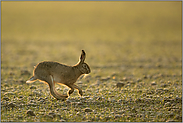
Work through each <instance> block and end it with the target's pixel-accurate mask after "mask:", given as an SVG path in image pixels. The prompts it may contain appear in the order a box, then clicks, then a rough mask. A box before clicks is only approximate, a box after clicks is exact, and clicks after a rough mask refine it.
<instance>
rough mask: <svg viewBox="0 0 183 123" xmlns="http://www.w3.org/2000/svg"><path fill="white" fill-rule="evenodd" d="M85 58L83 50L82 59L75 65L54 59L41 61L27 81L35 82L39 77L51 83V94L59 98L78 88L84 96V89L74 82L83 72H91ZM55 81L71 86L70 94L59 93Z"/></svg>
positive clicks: (64, 97)
mask: <svg viewBox="0 0 183 123" xmlns="http://www.w3.org/2000/svg"><path fill="white" fill-rule="evenodd" d="M85 58H86V54H85V51H84V50H82V53H81V57H80V60H79V62H78V63H77V64H76V65H74V66H67V65H63V64H60V63H58V62H53V61H43V62H40V63H38V64H37V65H36V67H35V68H34V70H33V76H32V77H31V78H30V79H29V80H27V81H26V83H31V82H34V81H35V80H37V79H38V80H40V81H44V82H46V83H47V84H48V85H49V88H50V93H51V95H52V96H53V97H55V98H56V99H58V100H59V99H66V98H67V97H68V96H69V95H70V94H72V93H73V92H74V89H77V90H78V91H79V94H80V96H82V95H83V92H82V90H81V89H80V88H79V87H78V86H77V85H75V84H74V83H75V82H76V81H77V79H78V78H79V77H80V76H81V75H82V74H89V73H90V72H91V71H90V67H89V66H88V65H87V64H86V63H85V62H84V61H85ZM55 83H58V84H59V83H60V84H64V85H66V86H68V87H69V88H70V90H69V91H68V94H67V95H61V94H59V93H58V92H57V91H56V90H55Z"/></svg>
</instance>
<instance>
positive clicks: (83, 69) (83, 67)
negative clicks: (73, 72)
mask: <svg viewBox="0 0 183 123" xmlns="http://www.w3.org/2000/svg"><path fill="white" fill-rule="evenodd" d="M85 58H86V53H85V51H84V50H82V53H81V57H80V61H79V64H78V69H79V70H80V71H81V72H82V73H83V74H89V73H90V72H91V70H90V67H89V66H88V65H87V64H86V63H85V62H84V61H85Z"/></svg>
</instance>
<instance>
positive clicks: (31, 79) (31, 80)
mask: <svg viewBox="0 0 183 123" xmlns="http://www.w3.org/2000/svg"><path fill="white" fill-rule="evenodd" d="M35 80H37V78H35V77H34V76H32V77H31V78H30V79H29V80H27V81H26V83H32V82H34V81H35Z"/></svg>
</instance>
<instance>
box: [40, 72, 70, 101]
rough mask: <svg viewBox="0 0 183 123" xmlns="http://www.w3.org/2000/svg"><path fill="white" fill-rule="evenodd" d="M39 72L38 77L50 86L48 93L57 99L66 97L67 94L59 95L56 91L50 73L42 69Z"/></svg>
mask: <svg viewBox="0 0 183 123" xmlns="http://www.w3.org/2000/svg"><path fill="white" fill-rule="evenodd" d="M40 73H41V74H39V75H37V76H38V79H39V80H41V81H44V82H46V83H48V85H49V87H50V93H51V95H52V96H53V97H55V98H56V99H58V100H59V99H66V98H67V97H68V96H67V95H61V94H59V93H58V92H57V91H56V89H55V82H54V81H53V77H52V75H49V74H48V73H47V72H46V71H42V72H40Z"/></svg>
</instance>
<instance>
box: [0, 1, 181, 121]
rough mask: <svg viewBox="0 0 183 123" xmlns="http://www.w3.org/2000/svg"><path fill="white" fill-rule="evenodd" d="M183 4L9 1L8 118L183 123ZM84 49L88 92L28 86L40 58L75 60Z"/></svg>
mask: <svg viewBox="0 0 183 123" xmlns="http://www.w3.org/2000/svg"><path fill="white" fill-rule="evenodd" d="M181 5H182V3H181V2H10V1H8V2H5V1H3V2H1V7H2V8H1V13H2V14H1V18H2V19H1V22H2V28H1V34H2V37H1V122H81V121H83V122H168V121H170V122H171V121H175V122H181V121H182V50H181V49H182V28H181V23H182V20H181V18H182V13H181ZM82 49H84V50H85V52H86V62H87V63H88V64H89V66H90V68H91V73H90V74H89V75H85V76H82V77H81V78H79V79H78V81H77V82H76V84H77V85H78V86H80V87H81V88H82V89H83V92H84V95H83V96H82V97H80V96H79V95H78V93H77V90H75V91H74V93H73V94H72V95H71V96H70V97H69V98H68V99H67V100H65V101H62V100H56V99H55V98H53V97H52V96H51V95H50V92H49V88H48V85H47V84H45V83H42V82H39V81H36V82H34V83H31V84H26V83H25V82H26V80H28V79H29V77H31V76H32V71H33V69H34V66H35V65H36V64H37V63H39V62H41V61H58V62H60V63H63V64H67V65H74V64H76V63H77V62H78V60H79V57H80V54H81V50H82ZM56 89H57V91H58V92H59V93H62V94H63V93H64V94H66V93H67V91H68V89H69V88H68V87H66V86H61V85H56Z"/></svg>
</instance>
